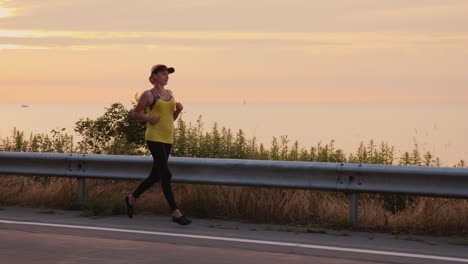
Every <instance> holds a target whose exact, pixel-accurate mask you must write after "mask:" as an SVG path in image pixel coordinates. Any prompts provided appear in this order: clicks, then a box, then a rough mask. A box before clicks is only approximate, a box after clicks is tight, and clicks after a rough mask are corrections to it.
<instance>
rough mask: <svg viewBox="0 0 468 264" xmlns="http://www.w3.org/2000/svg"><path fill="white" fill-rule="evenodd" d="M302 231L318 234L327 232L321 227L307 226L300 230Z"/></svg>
mask: <svg viewBox="0 0 468 264" xmlns="http://www.w3.org/2000/svg"><path fill="white" fill-rule="evenodd" d="M302 232H303V233H318V234H327V231H326V230H325V229H323V228H313V227H307V228H306V229H303V230H302Z"/></svg>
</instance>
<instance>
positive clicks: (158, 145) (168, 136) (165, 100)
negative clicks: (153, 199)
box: [124, 64, 192, 225]
mask: <svg viewBox="0 0 468 264" xmlns="http://www.w3.org/2000/svg"><path fill="white" fill-rule="evenodd" d="M174 71H175V70H174V68H172V67H167V66H166V65H162V64H158V65H155V66H153V67H152V68H151V75H150V77H149V81H150V82H151V84H153V86H154V87H153V88H152V89H150V90H146V91H145V92H143V94H142V95H141V97H140V99H139V100H138V104H137V106H136V107H135V109H134V110H133V117H134V118H136V119H138V120H141V121H144V122H146V133H145V140H146V144H147V146H148V149H149V151H150V152H151V155H152V156H153V168H152V169H151V172H150V175H149V176H148V177H147V178H146V179H144V180H143V181H142V182H141V183H140V185H139V186H138V187H137V188H136V190H135V191H134V192H133V193H131V194H129V195H128V196H125V197H124V201H125V205H126V208H127V215H128V217H130V218H132V217H133V207H134V205H135V202H136V200H137V199H138V198H139V197H140V195H141V194H142V193H144V192H145V191H146V190H148V189H149V188H150V187H151V186H152V185H153V184H154V183H155V182H157V181H161V186H162V189H163V192H164V196H165V197H166V200H167V203H168V204H169V206H170V207H171V210H172V220H173V221H174V222H176V223H178V224H181V225H188V224H190V223H191V222H192V221H191V220H190V219H188V218H186V217H185V216H183V215H182V213H181V212H180V211H179V209H178V208H177V205H176V202H175V199H174V193H173V192H172V185H171V181H172V174H171V172H170V170H169V167H168V166H167V161H168V159H169V154H170V153H171V147H172V143H173V142H174V121H175V120H176V119H177V117H178V116H179V114H180V112H181V111H182V109H183V106H182V104H181V103H178V102H176V101H175V99H174V96H173V94H172V92H171V91H170V90H167V89H165V88H164V86H165V85H166V84H167V82H168V80H169V74H171V73H173V72H174ZM146 107H148V108H149V109H148V110H149V113H148V114H147V115H145V114H143V110H144V109H145V108H146Z"/></svg>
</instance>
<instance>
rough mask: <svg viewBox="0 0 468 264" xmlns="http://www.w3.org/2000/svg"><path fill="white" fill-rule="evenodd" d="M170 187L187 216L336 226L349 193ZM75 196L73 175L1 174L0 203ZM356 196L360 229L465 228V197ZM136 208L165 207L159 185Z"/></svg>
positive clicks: (105, 193) (106, 189) (123, 190)
mask: <svg viewBox="0 0 468 264" xmlns="http://www.w3.org/2000/svg"><path fill="white" fill-rule="evenodd" d="M137 185H138V182H136V181H112V180H87V197H88V199H89V200H93V199H96V198H102V197H111V196H113V197H122V196H124V195H125V194H128V193H130V192H131V191H132V190H133V189H134V188H136V186H137ZM174 192H175V195H176V198H177V201H178V205H179V207H180V208H181V209H182V211H183V212H185V213H186V214H188V215H191V216H197V217H224V218H231V219H240V220H247V221H250V222H257V223H277V224H300V225H306V226H322V227H329V228H336V229H343V228H347V227H348V226H349V223H348V221H347V219H348V213H349V207H348V198H347V196H346V195H345V194H343V193H332V192H318V191H305V190H285V189H270V188H256V187H234V186H208V185H189V184H174ZM76 197H77V181H76V180H75V179H66V178H48V179H47V178H39V177H38V178H34V177H20V176H0V203H2V202H3V203H4V204H5V205H17V206H32V207H42V208H56V209H70V208H72V207H73V205H74V204H75V203H74V201H75V200H76ZM361 197H362V199H360V203H359V223H360V229H363V230H368V231H370V230H378V231H391V230H400V231H403V232H411V233H415V234H416V233H424V234H444V235H467V233H468V201H467V200H458V199H443V198H427V197H421V198H417V199H416V202H414V203H411V204H409V205H408V206H407V207H406V209H405V210H403V211H401V212H398V213H395V214H392V213H391V212H389V211H387V210H385V209H384V207H383V202H382V199H381V198H382V197H381V196H380V195H375V194H374V195H362V196H361ZM119 199H120V198H119ZM136 213H137V214H168V213H169V207H168V206H167V204H166V201H165V199H164V196H163V194H162V191H161V188H160V187H159V185H155V186H154V187H153V188H151V189H150V190H149V191H148V192H146V193H145V194H143V195H142V196H141V197H140V199H139V200H138V203H137V206H136Z"/></svg>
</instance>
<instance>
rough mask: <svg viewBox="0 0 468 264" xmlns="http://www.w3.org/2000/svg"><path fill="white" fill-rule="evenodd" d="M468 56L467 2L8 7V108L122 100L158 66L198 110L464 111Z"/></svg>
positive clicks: (1, 5) (31, 0) (292, 0)
mask: <svg viewBox="0 0 468 264" xmlns="http://www.w3.org/2000/svg"><path fill="white" fill-rule="evenodd" d="M467 47H468V3H467V2H466V0H444V1H441V0H424V1H419V0H392V1H375V0H329V1H320V2H317V1H308V0H251V1H249V3H248V5H247V4H246V2H245V1H230V0H200V1H183V0H174V1H163V0H140V1H138V3H135V2H129V1H124V0H99V1H90V0H67V1H60V0H40V1H38V0H8V1H7V0H3V1H2V0H0V56H1V59H0V89H3V90H2V99H1V100H4V101H14V100H17V99H18V98H20V97H27V98H30V99H31V100H38V101H41V100H50V99H48V98H62V99H63V100H64V101H66V100H85V101H86V100H89V101H96V102H97V101H104V100H110V99H109V98H120V99H121V100H125V98H131V97H132V96H133V94H134V93H136V92H138V91H140V90H141V89H142V88H143V87H147V85H148V81H147V77H148V76H147V74H148V73H147V71H148V68H149V67H151V65H154V64H156V63H166V64H168V65H174V66H175V67H176V68H177V72H176V74H175V75H173V76H174V78H173V79H171V88H174V90H177V91H178V96H180V97H182V98H189V100H194V101H201V100H207V101H210V100H211V101H229V100H238V99H239V98H241V97H243V96H244V95H245V94H248V95H249V96H250V97H251V98H249V100H281V99H284V98H288V100H295V99H294V98H298V99H297V100H299V99H300V100H301V101H316V100H322V99H323V100H325V99H324V98H328V99H327V100H332V99H333V98H335V99H336V100H345V101H346V100H357V99H356V98H359V100H363V101H365V100H378V98H381V99H382V100H386V99H389V98H391V99H392V100H409V99H411V100H415V98H419V99H420V100H433V99H434V98H443V99H444V100H467V101H468V89H466V83H468V77H467V76H468V70H467V69H468V49H467ZM245 65H248V67H245ZM206 69H210V72H209V73H207V72H206ZM9 88H11V89H9ZM36 89H45V90H46V91H50V92H51V93H57V94H54V97H50V96H49V95H47V94H46V93H41V92H40V91H37V90H36ZM284 89H287V91H288V96H286V95H284V94H281V93H282V91H283V90H284ZM20 90H21V91H24V93H22V94H21V95H19V94H15V92H16V91H20ZM71 91H73V92H76V91H78V92H80V91H95V93H94V94H93V96H94V97H93V98H89V97H88V93H87V92H86V93H83V94H80V95H79V96H78V95H75V96H72V97H71V96H70V95H71V94H72V93H71ZM110 91H111V92H110ZM32 94H34V95H35V96H32ZM109 94H112V96H109ZM206 95H210V96H206ZM27 98H26V99H27ZM330 98H331V99H330ZM450 98H451V99H450ZM54 100H55V99H54ZM57 100H59V99H57Z"/></svg>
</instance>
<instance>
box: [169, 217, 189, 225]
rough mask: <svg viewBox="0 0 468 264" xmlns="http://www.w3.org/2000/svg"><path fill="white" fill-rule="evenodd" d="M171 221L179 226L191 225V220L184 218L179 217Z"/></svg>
mask: <svg viewBox="0 0 468 264" xmlns="http://www.w3.org/2000/svg"><path fill="white" fill-rule="evenodd" d="M172 221H174V222H176V223H178V224H179V225H189V224H191V223H192V220H190V219H188V218H186V217H185V216H180V217H175V216H173V217H172Z"/></svg>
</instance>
